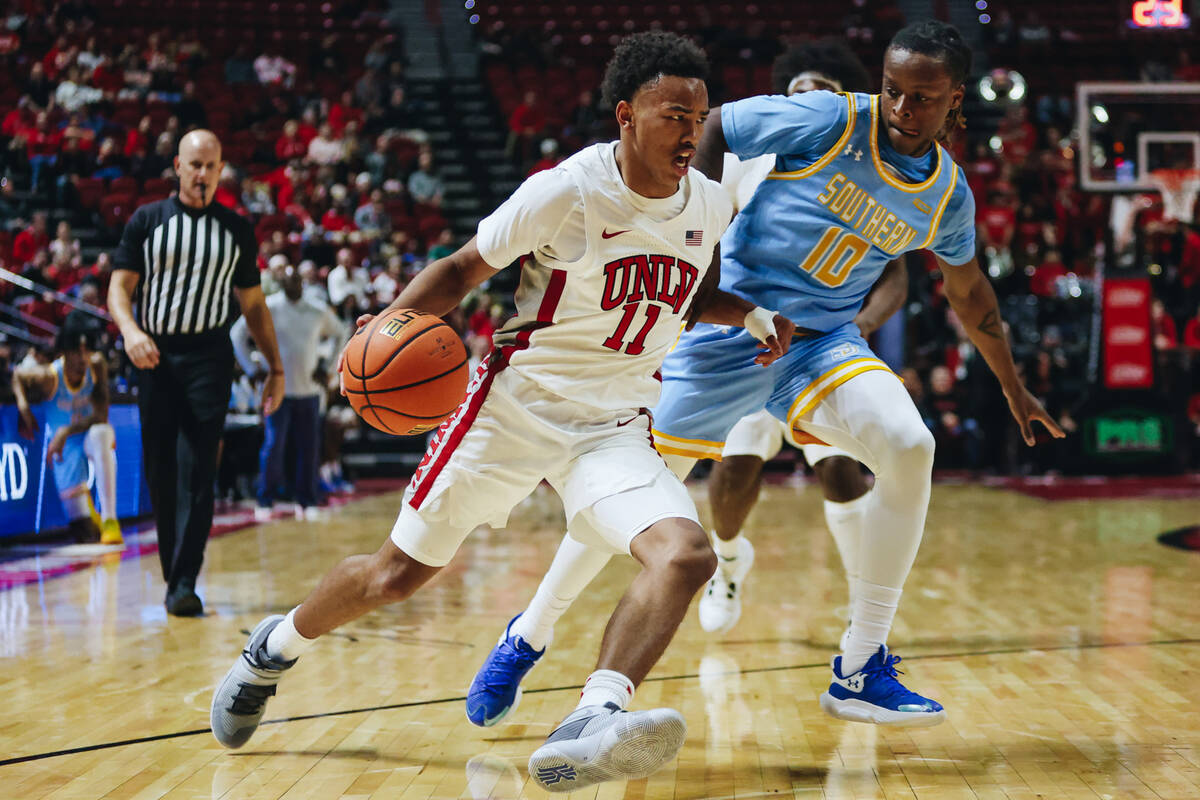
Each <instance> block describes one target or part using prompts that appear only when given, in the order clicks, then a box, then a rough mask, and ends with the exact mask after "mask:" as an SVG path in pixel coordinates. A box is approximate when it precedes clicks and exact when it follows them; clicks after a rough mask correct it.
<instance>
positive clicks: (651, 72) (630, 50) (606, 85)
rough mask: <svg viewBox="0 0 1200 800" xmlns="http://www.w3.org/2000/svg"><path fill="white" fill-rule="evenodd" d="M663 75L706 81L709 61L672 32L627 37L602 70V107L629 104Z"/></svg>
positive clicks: (686, 41)
mask: <svg viewBox="0 0 1200 800" xmlns="http://www.w3.org/2000/svg"><path fill="white" fill-rule="evenodd" d="M663 75H677V76H679V77H681V78H699V79H700V80H707V79H708V58H707V57H705V55H704V51H703V50H701V49H700V48H699V47H697V46H696V45H695V44H693V43H692V42H691V40H689V39H685V38H684V37H682V36H679V35H677V34H674V33H666V32H664V31H647V32H645V33H635V34H632V35H630V36H626V37H625V38H624V39H622V40H621V41H620V42H619V43H618V44H617V48H616V50H615V51H613V56H612V59H610V60H609V62H608V66H607V67H605V68H604V81H603V83H602V84H601V87H600V89H601V92H602V95H603V102H604V105H605V106H607V107H608V108H616V105H617V103H619V102H620V101H622V100H625V101H629V102H632V100H633V96H634V95H635V94H637V92H638V90H639V89H641V88H642V87H644V86H645V85H646V84H648V83H653V82H655V81H656V80H658V79H659V78H660V77H661V76H663Z"/></svg>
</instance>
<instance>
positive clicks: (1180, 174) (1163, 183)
mask: <svg viewBox="0 0 1200 800" xmlns="http://www.w3.org/2000/svg"><path fill="white" fill-rule="evenodd" d="M1150 182H1151V183H1153V184H1154V187H1155V188H1156V189H1158V190H1159V191H1160V192H1162V196H1163V217H1164V218H1165V219H1168V220H1178V221H1179V222H1192V221H1193V220H1194V219H1195V217H1194V216H1193V211H1194V209H1195V205H1196V193H1197V192H1198V191H1200V169H1156V170H1154V171H1153V172H1151V173H1150Z"/></svg>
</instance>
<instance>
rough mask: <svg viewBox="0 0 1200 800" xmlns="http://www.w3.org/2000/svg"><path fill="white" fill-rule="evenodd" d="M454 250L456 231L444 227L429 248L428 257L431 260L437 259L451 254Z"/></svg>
mask: <svg viewBox="0 0 1200 800" xmlns="http://www.w3.org/2000/svg"><path fill="white" fill-rule="evenodd" d="M454 250H455V247H454V232H453V231H451V230H450V229H449V228H442V230H441V232H440V233H438V235H437V238H436V239H434V240H433V246H432V247H430V248H429V256H428V258H429V260H430V261H436V260H437V259H439V258H445V257H446V256H448V255H450V254H451V253H453V252H454Z"/></svg>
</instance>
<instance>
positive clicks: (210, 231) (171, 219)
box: [113, 196, 260, 336]
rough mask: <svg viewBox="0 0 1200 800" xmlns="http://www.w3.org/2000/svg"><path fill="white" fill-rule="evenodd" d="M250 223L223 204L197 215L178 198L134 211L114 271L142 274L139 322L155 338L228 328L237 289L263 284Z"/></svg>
mask: <svg viewBox="0 0 1200 800" xmlns="http://www.w3.org/2000/svg"><path fill="white" fill-rule="evenodd" d="M257 249H258V245H257V242H256V241H255V239H254V228H253V227H251V225H250V223H249V222H248V221H246V220H244V219H242V218H241V217H239V216H238V215H237V213H236V212H234V211H232V210H231V209H228V208H226V207H225V206H223V205H221V204H220V203H216V202H213V203H210V204H209V205H208V207H207V208H205V209H203V210H197V209H193V208H188V207H187V206H185V205H183V203H181V202H179V198H178V197H177V196H171V197H168V198H167V199H166V200H159V201H157V202H154V203H147V204H146V205H144V206H141V207H139V208H138V209H137V210H136V211H134V212H133V216H131V217H130V218H129V222H127V223H126V224H125V231H124V233H122V234H121V243H120V245H118V246H117V250H116V252H115V253H114V254H113V269H127V270H131V271H133V272H136V273H138V274H139V275H141V276H142V280H141V282H140V283H139V284H138V288H139V290H140V296H141V298H140V300H139V302H138V309H139V311H140V313H139V316H140V318H141V322H142V327H143V328H144V329H145V330H146V332H147V333H149V334H150V335H151V336H176V335H185V336H186V335H189V334H200V333H206V332H208V331H212V330H216V329H220V328H223V327H226V326H228V325H229V323H230V320H231V318H232V316H233V315H232V313H231V312H232V310H233V309H232V305H231V299H230V295H231V294H232V287H237V288H239V289H245V288H249V287H251V286H258V285H259V283H260V279H259V275H258V265H257V264H256V262H255V257H256V255H257Z"/></svg>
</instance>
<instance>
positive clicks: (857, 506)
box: [825, 491, 871, 609]
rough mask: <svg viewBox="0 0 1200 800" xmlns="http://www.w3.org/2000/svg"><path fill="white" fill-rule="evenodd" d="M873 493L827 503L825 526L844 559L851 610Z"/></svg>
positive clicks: (843, 564) (843, 567)
mask: <svg viewBox="0 0 1200 800" xmlns="http://www.w3.org/2000/svg"><path fill="white" fill-rule="evenodd" d="M870 499H871V492H869V491H868V492H867V493H866V494H864V495H863V496H862V497H859V498H857V499H854V500H851V501H850V502H848V503H835V502H833V501H832V500H826V501H825V524H826V525H828V526H829V532H830V533H831V534H833V542H834V544H836V545H837V549H838V554H839V555H841V557H842V569H843V570H844V571H845V573H846V584H847V597H848V598H849V605H850V608H851V609H853V608H854V600H855V596H856V589H855V583H856V582H857V581H858V576H859V558H860V556H859V553H860V552H861V550H862V535H863V518H864V517H865V515H866V510H867V503H868V502H870Z"/></svg>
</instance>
